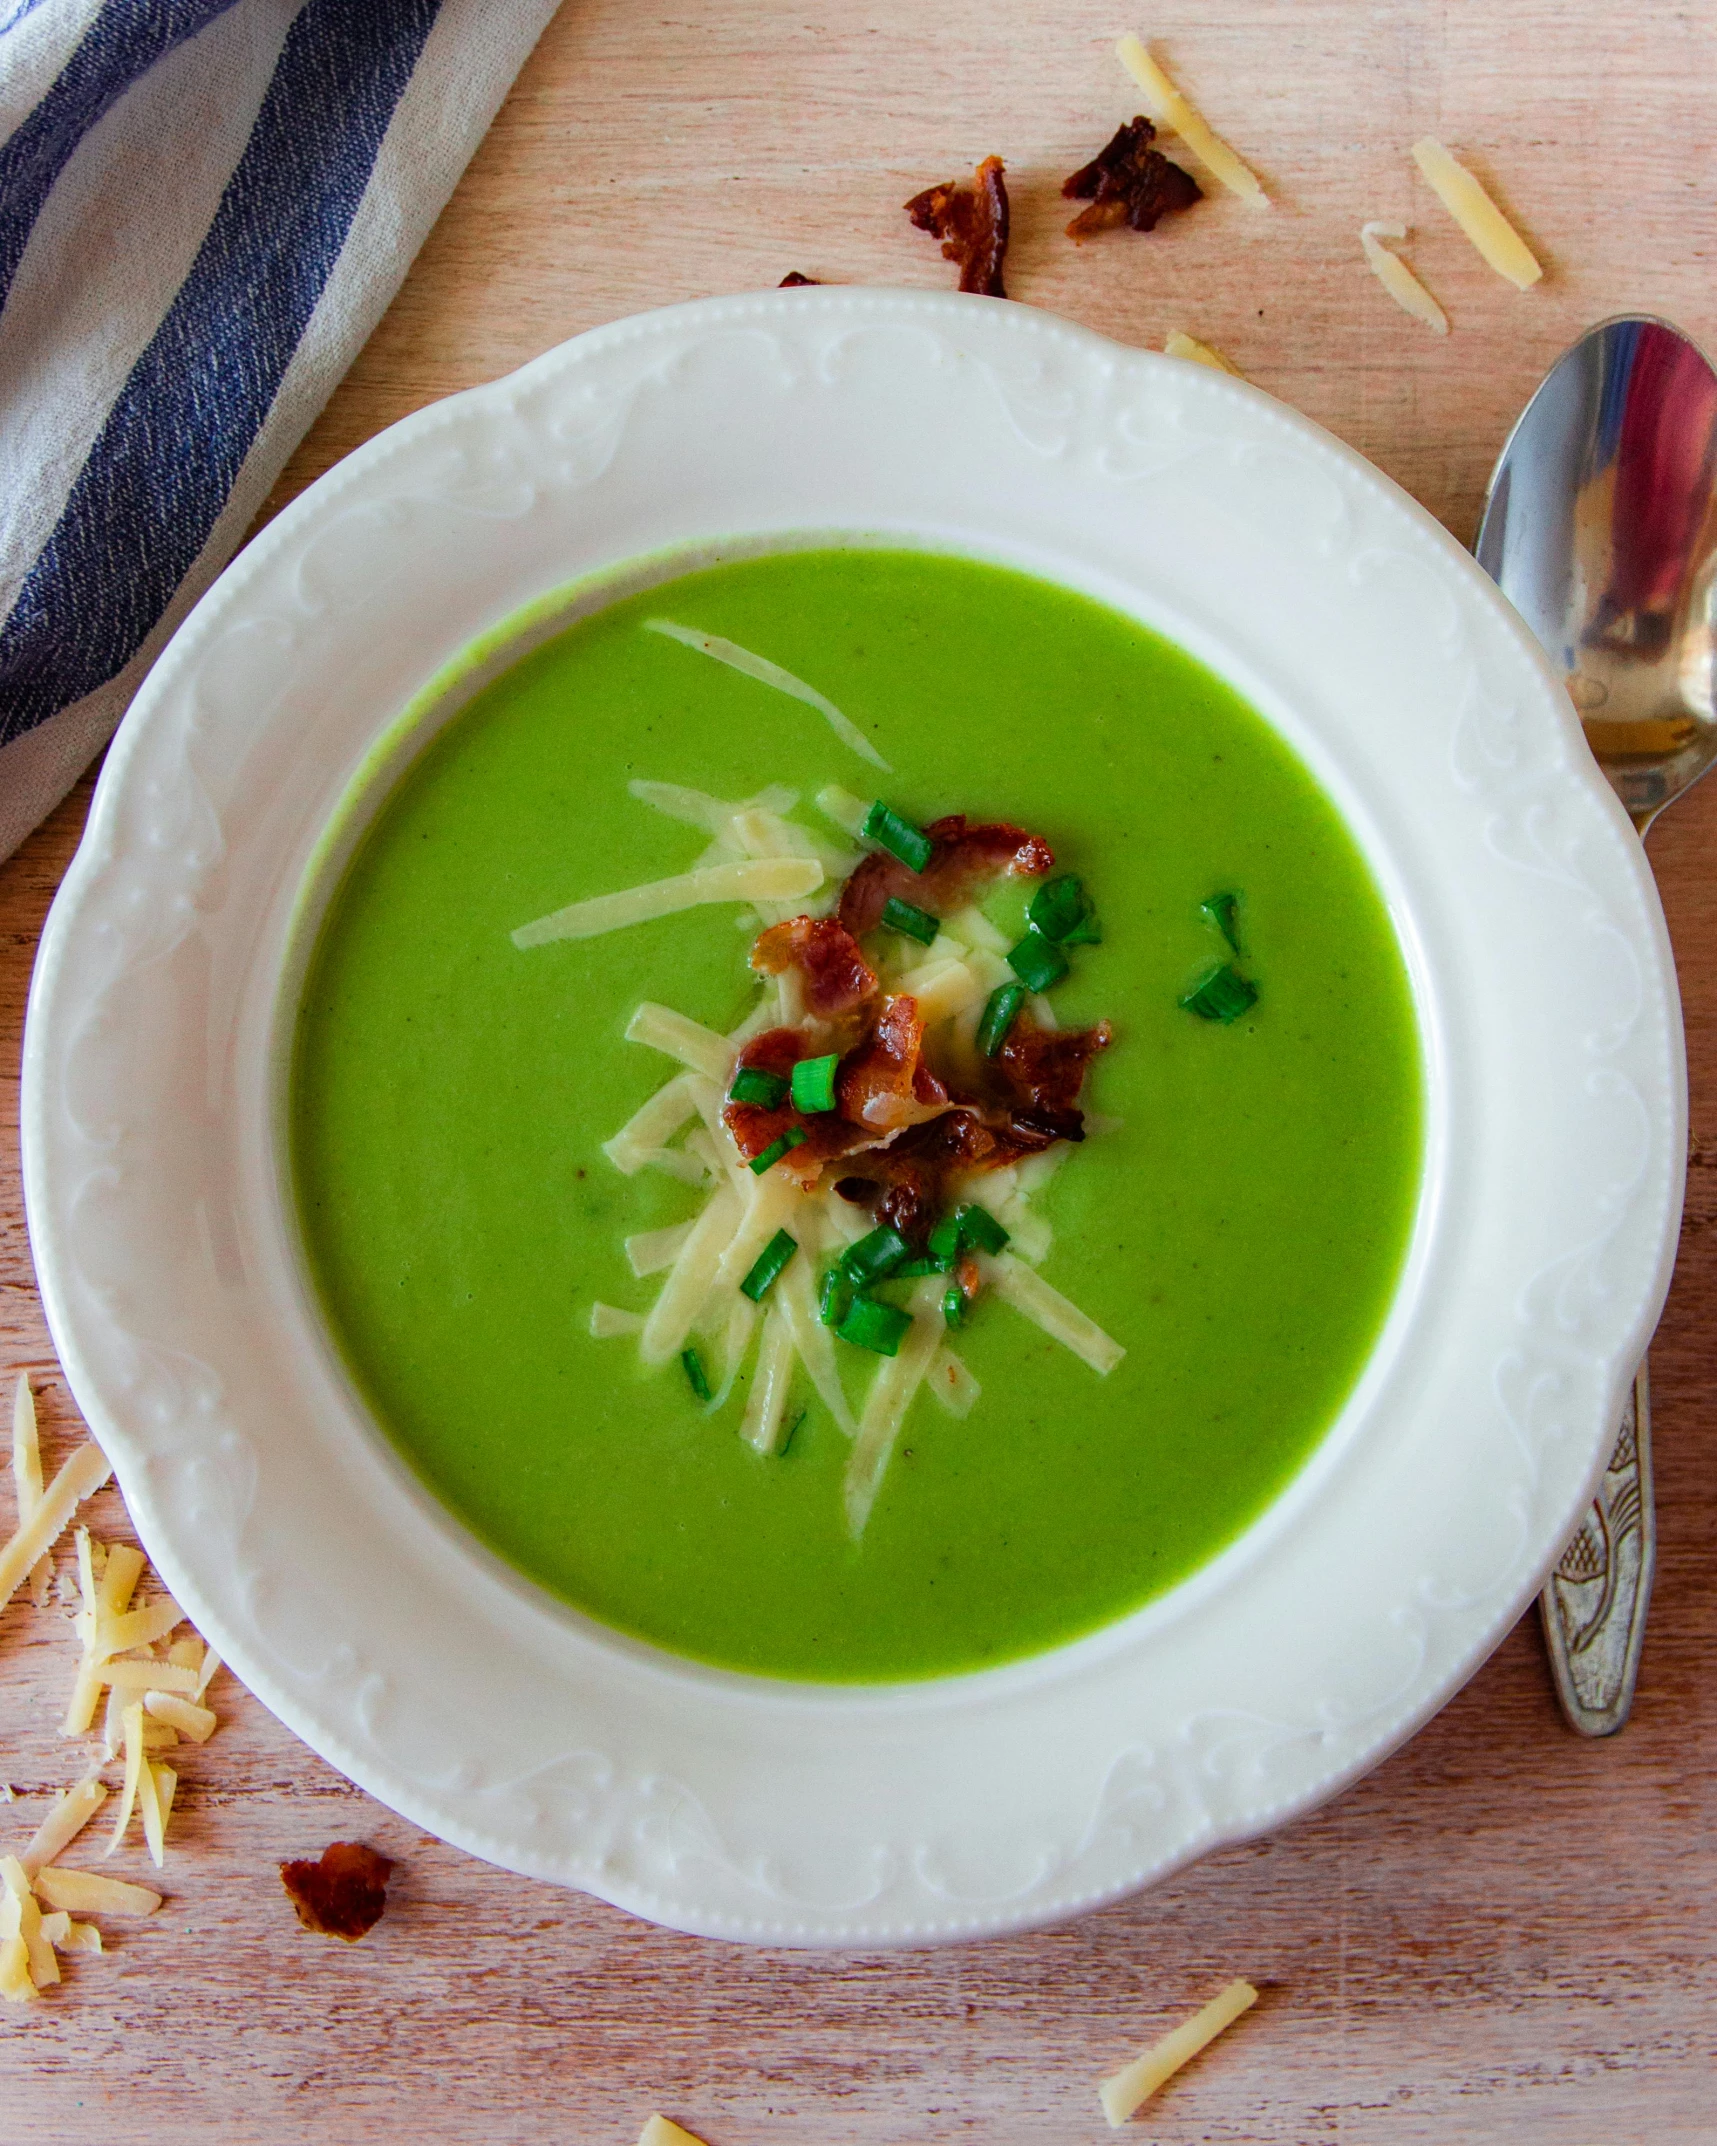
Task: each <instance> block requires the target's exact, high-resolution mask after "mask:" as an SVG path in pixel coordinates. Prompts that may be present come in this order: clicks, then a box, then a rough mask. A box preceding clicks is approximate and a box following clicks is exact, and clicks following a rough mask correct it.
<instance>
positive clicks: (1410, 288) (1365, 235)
mask: <svg viewBox="0 0 1717 2146" xmlns="http://www.w3.org/2000/svg"><path fill="white" fill-rule="evenodd" d="M1406 236H1407V226H1406V225H1405V224H1389V223H1369V224H1361V225H1360V227H1359V243H1360V245H1361V246H1362V247H1363V248H1364V249H1365V258H1366V262H1367V264H1368V265H1369V267H1370V269H1371V273H1372V274H1373V275H1374V276H1375V277H1376V278H1377V280H1378V282H1379V283H1381V284H1382V286H1383V288H1384V289H1385V290H1386V291H1387V292H1388V293H1389V295H1390V297H1391V298H1393V299H1394V301H1395V303H1396V304H1397V305H1398V306H1399V307H1400V308H1401V310H1402V312H1404V313H1411V314H1412V316H1413V318H1414V319H1415V320H1422V321H1423V322H1424V323H1425V325H1426V326H1427V327H1428V328H1430V329H1431V330H1432V332H1433V333H1434V334H1437V335H1447V334H1448V332H1449V316H1448V315H1447V314H1446V313H1445V312H1444V311H1443V309H1442V307H1441V306H1440V305H1439V304H1438V303H1437V301H1436V300H1435V299H1434V298H1433V297H1432V296H1431V294H1430V292H1429V291H1428V290H1426V288H1425V286H1424V285H1423V284H1422V283H1421V282H1420V281H1419V279H1418V277H1417V276H1416V275H1414V273H1413V271H1412V270H1411V269H1410V268H1409V267H1408V266H1407V263H1406V262H1405V261H1403V260H1402V259H1401V257H1400V256H1399V255H1398V254H1393V253H1391V252H1390V251H1389V248H1388V247H1387V246H1385V245H1384V244H1383V241H1384V240H1385V239H1386V238H1389V239H1394V240H1396V241H1397V242H1399V241H1400V240H1402V239H1404V238H1405V237H1406Z"/></svg>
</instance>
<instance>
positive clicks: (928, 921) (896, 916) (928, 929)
mask: <svg viewBox="0 0 1717 2146" xmlns="http://www.w3.org/2000/svg"><path fill="white" fill-rule="evenodd" d="M882 921H883V922H884V923H885V924H886V925H887V926H888V928H889V930H890V931H898V932H904V933H905V935H906V937H907V938H909V939H916V940H917V941H918V943H919V945H920V946H928V945H930V943H931V942H932V940H934V938H935V937H936V934H937V933H938V932H939V931H940V930H941V929H942V920H941V918H940V917H933V916H932V915H931V914H930V912H929V910H928V909H914V908H913V906H912V904H911V903H910V902H903V901H902V900H901V899H900V896H899V895H898V894H891V895H890V896H889V897H888V899H887V901H886V902H884V903H883V905H882Z"/></svg>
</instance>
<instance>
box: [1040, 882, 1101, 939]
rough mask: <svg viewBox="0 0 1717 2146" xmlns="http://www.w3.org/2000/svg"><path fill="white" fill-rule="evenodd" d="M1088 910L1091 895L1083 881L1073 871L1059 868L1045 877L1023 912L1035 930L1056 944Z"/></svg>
mask: <svg viewBox="0 0 1717 2146" xmlns="http://www.w3.org/2000/svg"><path fill="white" fill-rule="evenodd" d="M1090 913H1091V898H1090V896H1089V895H1088V894H1087V893H1086V892H1085V883H1084V881H1083V880H1081V879H1078V878H1076V877H1075V875H1074V874H1073V873H1072V872H1062V873H1059V874H1058V875H1057V876H1056V877H1055V878H1054V879H1046V880H1045V881H1044V883H1043V885H1042V886H1041V887H1039V888H1038V890H1037V892H1036V893H1035V894H1034V895H1033V896H1032V898H1031V907H1030V908H1029V909H1028V910H1027V911H1026V913H1025V914H1026V921H1027V922H1028V923H1029V924H1030V925H1031V927H1032V928H1033V930H1034V931H1040V932H1042V934H1043V936H1044V937H1045V938H1046V939H1053V940H1055V941H1056V942H1057V944H1059V943H1060V942H1061V941H1062V940H1063V939H1065V938H1066V937H1067V935H1068V933H1069V932H1070V931H1072V930H1073V928H1074V926H1075V925H1076V924H1078V923H1080V922H1081V921H1082V920H1083V919H1084V918H1085V917H1087V916H1089V915H1090Z"/></svg>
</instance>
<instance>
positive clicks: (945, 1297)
mask: <svg viewBox="0 0 1717 2146" xmlns="http://www.w3.org/2000/svg"><path fill="white" fill-rule="evenodd" d="M942 1318H943V1321H944V1323H945V1324H946V1325H948V1326H964V1325H965V1323H966V1292H965V1291H964V1290H963V1289H962V1288H961V1287H960V1285H959V1283H958V1282H956V1283H955V1284H954V1285H953V1287H952V1288H951V1289H945V1290H944V1291H943V1293H942Z"/></svg>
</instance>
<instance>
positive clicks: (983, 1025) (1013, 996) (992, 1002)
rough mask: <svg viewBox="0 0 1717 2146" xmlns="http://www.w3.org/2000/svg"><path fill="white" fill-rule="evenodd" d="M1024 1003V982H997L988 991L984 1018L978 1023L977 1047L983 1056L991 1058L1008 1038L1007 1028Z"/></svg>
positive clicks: (1010, 1026)
mask: <svg viewBox="0 0 1717 2146" xmlns="http://www.w3.org/2000/svg"><path fill="white" fill-rule="evenodd" d="M1024 1004H1025V986H1024V984H998V985H997V986H996V988H995V989H994V990H993V991H992V992H991V993H990V998H989V1004H988V1005H987V1006H985V1008H984V1018H983V1019H982V1020H981V1021H980V1022H979V1023H978V1049H979V1051H980V1052H981V1053H982V1055H983V1056H984V1057H985V1058H993V1057H994V1056H995V1055H996V1053H997V1052H998V1051H999V1050H1000V1049H1001V1047H1002V1045H1003V1044H1004V1043H1005V1042H1006V1041H1007V1040H1008V1030H1009V1029H1010V1028H1012V1026H1013V1025H1014V1018H1015V1016H1016V1015H1017V1014H1018V1012H1019V1010H1020V1008H1021V1007H1022V1006H1023V1005H1024Z"/></svg>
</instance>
